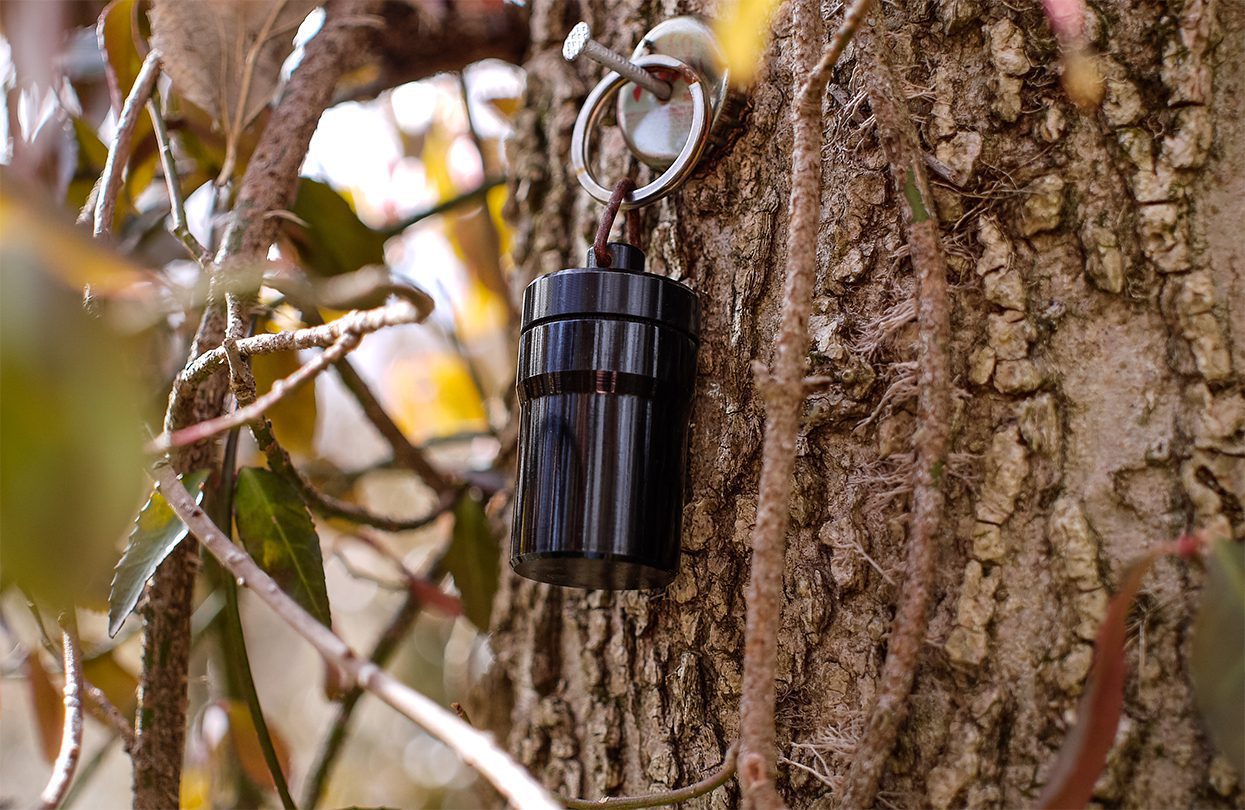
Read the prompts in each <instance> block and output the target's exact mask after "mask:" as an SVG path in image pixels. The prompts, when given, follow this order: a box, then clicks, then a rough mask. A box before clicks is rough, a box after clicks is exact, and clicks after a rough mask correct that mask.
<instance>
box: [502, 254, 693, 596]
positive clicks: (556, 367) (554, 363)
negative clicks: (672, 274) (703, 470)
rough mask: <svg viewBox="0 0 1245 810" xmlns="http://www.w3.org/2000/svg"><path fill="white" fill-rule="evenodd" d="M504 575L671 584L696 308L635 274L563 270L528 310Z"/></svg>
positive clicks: (531, 296)
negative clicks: (506, 572) (511, 520)
mask: <svg viewBox="0 0 1245 810" xmlns="http://www.w3.org/2000/svg"><path fill="white" fill-rule="evenodd" d="M523 315H524V318H523V327H522V333H521V336H520V340H519V369H518V380H517V385H518V399H519V409H520V414H519V461H518V477H517V482H516V488H515V511H514V527H513V538H512V546H511V565H512V566H513V567H514V569H515V571H516V572H518V573H519V574H521V575H522V576H525V577H528V578H530V579H535V580H538V581H541V582H547V583H551V584H554V585H563V586H570V587H579V588H605V589H624V588H659V587H662V586H664V585H666V584H668V583H669V582H670V580H672V579H673V578H674V576H675V574H676V573H677V572H678V564H679V532H680V524H681V518H682V506H683V473H684V469H685V467H686V454H687V432H688V420H689V417H690V411H691V400H692V391H693V385H694V379H695V371H696V347H697V331H696V330H697V324H698V317H699V307H698V304H697V301H696V297H695V293H693V292H692V291H691V290H690V289H688V288H687V287H684V286H683V285H681V284H678V283H677V282H674V281H671V280H669V279H666V278H663V277H661V276H655V275H651V274H648V273H643V272H637V271H634V270H598V269H594V268H584V269H573V270H564V271H562V272H560V273H553V274H550V275H547V276H543V277H541V278H539V279H537V280H536V281H535V282H533V283H532V285H531V286H529V288H528V290H527V292H526V293H525V296H524V311H523Z"/></svg>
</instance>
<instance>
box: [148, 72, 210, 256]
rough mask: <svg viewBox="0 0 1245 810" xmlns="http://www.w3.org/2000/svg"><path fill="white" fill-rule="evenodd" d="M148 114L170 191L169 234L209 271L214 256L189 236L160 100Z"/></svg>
mask: <svg viewBox="0 0 1245 810" xmlns="http://www.w3.org/2000/svg"><path fill="white" fill-rule="evenodd" d="M147 114H148V115H150V116H151V126H152V129H154V130H155V133H156V145H157V146H158V147H159V150H160V169H161V171H163V172H164V185H165V186H166V187H167V188H168V191H169V216H170V217H171V218H172V220H173V224H172V227H171V228H169V232H170V233H172V234H173V236H175V237H177V240H178V241H179V242H181V243H182V245H183V246H185V248H186V252H187V253H189V254H190V257H191V258H192V259H194V260H195V261H196V262H198V263H199V266H200V267H207V266H208V265H209V264H210V263H211V261H212V255H211V254H210V253H208V250H207V248H205V247H204V246H203V245H202V244H201V243H200V242H199V240H198V239H196V238H195V235H194V234H193V233H191V232H190V226H189V225H188V224H187V223H186V198H185V196H184V195H183V194H182V184H181V181H180V180H179V179H178V176H177V161H176V159H175V158H174V157H173V143H172V139H171V138H170V137H169V128H168V126H167V125H166V124H165V122H164V115H163V114H161V112H160V100H159V98H158V97H154V96H153V97H152V99H151V100H150V101H148V102H147Z"/></svg>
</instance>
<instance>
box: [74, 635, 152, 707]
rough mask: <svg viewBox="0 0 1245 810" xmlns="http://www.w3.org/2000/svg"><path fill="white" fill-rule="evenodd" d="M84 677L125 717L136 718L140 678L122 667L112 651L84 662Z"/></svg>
mask: <svg viewBox="0 0 1245 810" xmlns="http://www.w3.org/2000/svg"><path fill="white" fill-rule="evenodd" d="M82 676H83V677H84V678H86V680H87V681H89V682H90V683H91V684H92V685H93V686H97V687H99V689H100V691H101V692H103V693H104V696H105V697H107V698H108V702H110V703H111V704H112V705H113V706H116V707H117V710H118V711H120V712H121V713H122V714H123V715H125V716H126V717H133V716H134V708H135V706H137V705H138V677H137V676H136V675H135V674H134V673H133V672H130V671H129V670H128V669H126V668H125V667H124V666H122V665H121V664H120V663H119V662H118V661H117V658H116V656H115V655H113V653H112V651H111V650H109V651H108V652H105V653H102V654H100V655H96V656H95V657H93V658H89V659H87V660H86V661H83V662H82Z"/></svg>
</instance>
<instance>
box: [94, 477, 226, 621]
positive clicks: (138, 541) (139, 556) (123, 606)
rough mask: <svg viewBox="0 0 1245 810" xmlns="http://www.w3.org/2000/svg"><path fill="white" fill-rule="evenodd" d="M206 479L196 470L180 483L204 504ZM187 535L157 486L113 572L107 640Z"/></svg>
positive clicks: (187, 530) (135, 522)
mask: <svg viewBox="0 0 1245 810" xmlns="http://www.w3.org/2000/svg"><path fill="white" fill-rule="evenodd" d="M208 475H209V473H208V471H207V470H199V471H198V472H194V473H191V474H189V475H184V476H182V483H183V484H185V486H186V489H188V490H189V491H190V492H191V493H193V494H195V497H196V502H198V503H202V501H203V483H204V482H205V481H207V478H208ZM189 533H190V530H189V529H187V528H186V524H185V523H182V521H181V518H179V517H178V516H177V515H176V514H175V513H174V512H173V507H171V506H169V504H168V501H166V500H165V499H164V496H163V495H161V494H160V487H159V485H158V484H157V485H156V487H155V489H153V490H152V493H151V497H150V498H149V499H148V500H147V505H146V506H144V507H143V508H142V511H140V512H139V513H138V518H137V519H136V520H135V521H134V530H133V531H131V532H130V542H129V544H128V545H127V546H126V548H125V553H124V554H122V555H121V561H120V562H119V563H117V569H116V571H115V572H113V577H112V588H111V590H110V592H109V594H108V635H109V636H115V635H116V634H117V631H119V630H120V629H121V625H123V624H124V623H125V620H126V619H127V618H128V617H129V615H130V614H131V613H133V612H134V608H135V607H136V606H137V605H138V600H139V599H140V598H141V597H142V595H143V588H144V587H145V586H146V584H147V580H149V579H151V576H152V574H154V573H156V569H157V568H159V567H160V563H162V562H164V560H165V558H166V557H168V556H169V553H170V552H172V551H173V549H174V548H176V547H177V544H178V543H180V542H181V541H182V540H184V539H186V535H188V534H189Z"/></svg>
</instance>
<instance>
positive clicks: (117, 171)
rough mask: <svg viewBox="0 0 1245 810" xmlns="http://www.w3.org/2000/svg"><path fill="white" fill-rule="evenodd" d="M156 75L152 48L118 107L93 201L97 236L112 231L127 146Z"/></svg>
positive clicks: (156, 56)
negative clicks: (112, 134)
mask: <svg viewBox="0 0 1245 810" xmlns="http://www.w3.org/2000/svg"><path fill="white" fill-rule="evenodd" d="M159 77H160V53H159V51H156V50H154V49H153V50H152V51H151V52H150V53H148V54H147V58H146V59H144V60H143V66H142V67H141V68H140V69H139V71H138V76H137V77H136V78H135V79H134V86H133V87H132V88H130V94H129V95H128V96H126V99H125V104H123V105H122V107H121V116H120V118H118V119H117V133H116V135H114V136H113V139H112V144H111V145H110V146H109V149H108V160H107V161H105V162H104V174H103V176H102V177H101V179H100V194H99V198H98V199H97V200H96V203H95V231H94V232H95V235H96V236H102V235H104V234H106V233H111V231H112V219H113V215H114V214H116V211H117V194H118V193H119V192H120V191H121V178H122V174H124V172H125V164H126V163H128V162H129V160H130V149H131V147H132V146H133V145H134V128H135V127H136V126H138V119H139V118H140V117H141V116H142V113H143V105H144V104H146V103H147V100H148V99H149V98H151V93H152V91H153V90H154V89H155V87H156V79H158V78H159Z"/></svg>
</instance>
